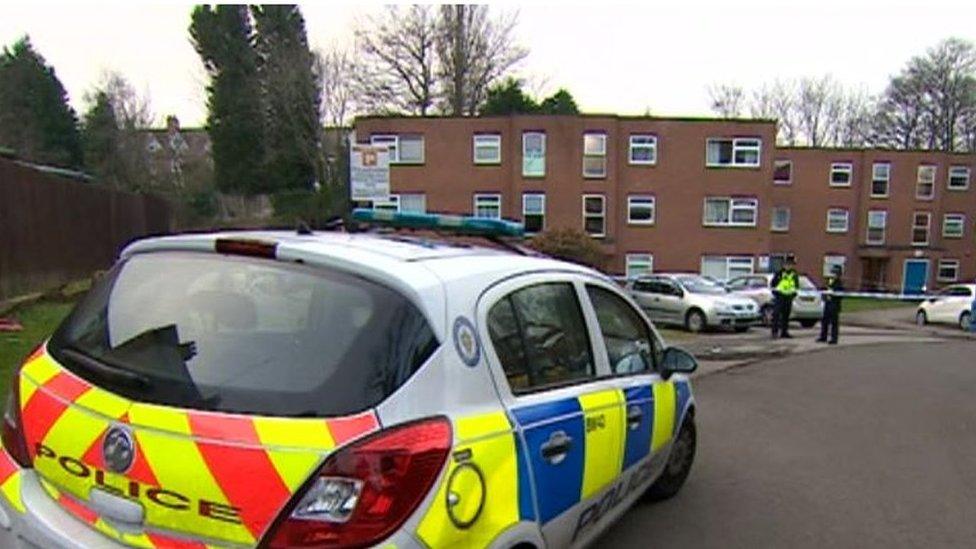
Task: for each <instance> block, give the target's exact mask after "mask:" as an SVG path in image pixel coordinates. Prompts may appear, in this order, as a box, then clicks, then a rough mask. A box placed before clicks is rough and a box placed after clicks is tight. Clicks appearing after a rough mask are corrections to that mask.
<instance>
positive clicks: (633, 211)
mask: <svg viewBox="0 0 976 549" xmlns="http://www.w3.org/2000/svg"><path fill="white" fill-rule="evenodd" d="M654 214H655V200H654V197H653V196H628V197H627V223H628V224H630V225H653V224H654Z"/></svg>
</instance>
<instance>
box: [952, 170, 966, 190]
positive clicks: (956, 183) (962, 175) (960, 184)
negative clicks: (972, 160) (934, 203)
mask: <svg viewBox="0 0 976 549" xmlns="http://www.w3.org/2000/svg"><path fill="white" fill-rule="evenodd" d="M968 188H969V167H968V166H952V167H951V168H949V190H950V191H965V190H966V189H968Z"/></svg>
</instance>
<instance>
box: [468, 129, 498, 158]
mask: <svg viewBox="0 0 976 549" xmlns="http://www.w3.org/2000/svg"><path fill="white" fill-rule="evenodd" d="M473 147H474V163H475V164H501V162H502V136H500V135H476V136H474V139H473Z"/></svg>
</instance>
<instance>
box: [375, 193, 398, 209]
mask: <svg viewBox="0 0 976 549" xmlns="http://www.w3.org/2000/svg"><path fill="white" fill-rule="evenodd" d="M372 208H373V209H374V210H382V211H386V212H399V211H400V195H398V194H391V195H390V196H389V197H387V199H386V200H374V201H373V204H372Z"/></svg>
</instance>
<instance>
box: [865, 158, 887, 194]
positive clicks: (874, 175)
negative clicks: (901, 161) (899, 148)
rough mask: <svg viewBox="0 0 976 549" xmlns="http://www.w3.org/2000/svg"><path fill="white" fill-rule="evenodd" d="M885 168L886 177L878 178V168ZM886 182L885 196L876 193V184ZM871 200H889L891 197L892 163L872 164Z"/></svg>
mask: <svg viewBox="0 0 976 549" xmlns="http://www.w3.org/2000/svg"><path fill="white" fill-rule="evenodd" d="M881 167H885V168H886V170H885V172H886V173H885V177H884V178H883V179H882V178H879V177H878V176H877V170H878V168H881ZM879 181H884V184H885V192H884V194H881V193H876V192H874V184H875V182H879ZM870 191H871V198H888V197H889V196H891V162H873V163H872V164H871V189H870Z"/></svg>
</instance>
